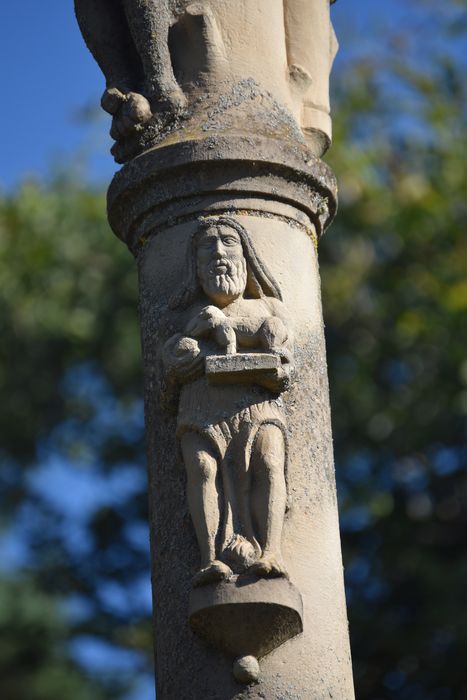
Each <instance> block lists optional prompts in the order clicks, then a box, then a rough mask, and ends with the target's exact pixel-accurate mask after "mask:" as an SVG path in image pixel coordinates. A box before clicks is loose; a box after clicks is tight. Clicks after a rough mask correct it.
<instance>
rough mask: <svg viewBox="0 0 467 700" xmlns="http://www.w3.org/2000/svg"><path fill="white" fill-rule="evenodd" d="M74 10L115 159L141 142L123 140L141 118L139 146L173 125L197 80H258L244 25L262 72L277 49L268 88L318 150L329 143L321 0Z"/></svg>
mask: <svg viewBox="0 0 467 700" xmlns="http://www.w3.org/2000/svg"><path fill="white" fill-rule="evenodd" d="M75 9H76V15H77V18H78V22H79V25H80V28H81V31H82V33H83V36H84V38H85V40H86V43H87V44H88V47H89V48H90V50H91V52H92V53H93V55H94V57H95V59H96V60H97V62H98V63H99V65H100V67H101V69H102V71H103V73H104V75H105V78H106V85H107V87H106V90H105V92H104V94H103V97H102V106H103V108H104V109H105V110H106V111H107V112H109V113H110V114H111V115H113V123H112V128H111V132H110V133H111V135H112V137H113V138H114V139H115V140H116V141H117V145H116V147H114V150H113V152H114V155H115V157H116V159H117V161H119V162H124V161H126V160H128V159H129V158H130V157H133V156H134V155H136V154H137V152H138V148H139V151H141V149H142V148H143V147H142V145H141V144H140V145H139V147H138V146H135V145H133V146H131V140H132V139H133V141H135V139H136V137H137V135H138V132H141V131H147V127H148V126H149V127H150V128H149V131H148V134H149V135H148V136H147V140H146V144H145V145H146V146H147V145H148V142H150V141H151V139H152V141H153V142H154V141H156V140H157V138H158V136H159V135H160V134H161V133H164V132H166V131H167V129H169V130H170V128H171V126H174V125H175V126H176V124H177V122H178V121H179V117H180V116H181V115H185V114H186V113H187V112H189V110H190V108H191V107H192V105H193V103H194V102H195V101H196V91H197V88H199V86H200V85H202V86H204V88H206V86H208V88H209V87H210V86H211V85H217V86H219V84H220V82H221V81H227V82H228V81H230V82H231V84H238V82H239V81H240V82H241V81H242V80H249V79H254V80H257V78H258V75H257V70H258V60H257V57H256V56H254V55H251V56H250V55H245V44H244V37H243V33H244V32H245V28H246V27H248V25H249V26H250V27H251V31H252V33H253V36H256V38H257V43H258V45H259V46H260V53H261V60H262V62H263V63H264V66H263V68H264V74H267V73H268V62H269V63H270V64H271V65H270V69H271V70H274V71H275V72H276V73H277V71H276V68H277V66H276V63H277V59H276V58H274V59H273V58H272V57H273V56H274V54H280V55H281V56H282V54H283V59H282V58H281V59H280V60H283V62H284V66H283V75H284V81H285V83H284V85H283V86H282V87H281V86H279V85H278V95H275V97H279V101H280V102H281V103H282V104H283V105H285V106H286V107H288V108H289V109H291V110H292V112H293V113H294V114H295V116H296V118H297V119H298V121H299V122H300V125H301V127H302V130H303V132H304V134H305V136H307V137H308V138H309V140H310V141H311V142H313V141H316V139H318V141H320V143H321V142H322V145H320V146H319V147H318V150H319V149H321V150H323V149H324V150H325V149H326V148H327V146H328V145H329V141H330V128H331V127H330V120H329V98H328V77H329V72H330V68H331V65H332V61H333V58H334V55H335V52H336V48H337V42H336V40H335V36H334V32H333V30H332V26H331V24H330V21H329V0H261V1H260V2H258V0H235V2H234V1H231V0H230V1H229V2H226V0H202V1H201V2H192V1H190V0H75ZM245 22H247V23H248V24H245ZM312 31H313V32H314V38H313V41H312V40H311V33H312ZM271 70H270V71H269V73H270V72H271ZM259 77H260V82H262V81H261V76H259ZM263 82H264V81H263ZM263 87H264V86H263ZM266 87H267V86H266ZM279 93H280V94H279ZM128 140H129V141H130V146H128V144H126V142H127V141H128ZM136 140H137V139H136Z"/></svg>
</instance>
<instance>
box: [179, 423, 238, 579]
mask: <svg viewBox="0 0 467 700" xmlns="http://www.w3.org/2000/svg"><path fill="white" fill-rule="evenodd" d="M181 446H182V453H183V461H184V463H185V468H186V472H187V499H188V506H189V508H190V514H191V518H192V520H193V525H194V528H195V532H196V537H197V540H198V545H199V550H200V554H201V569H200V571H199V572H198V573H197V574H196V576H195V578H194V579H193V585H194V586H201V585H204V584H206V583H211V582H212V581H219V580H222V579H226V578H228V577H229V576H231V575H232V570H231V569H230V568H229V567H228V566H227V565H226V564H224V563H223V562H221V561H218V560H217V559H216V549H215V541H216V535H217V532H218V530H219V520H220V513H219V494H218V492H217V488H216V475H217V457H216V456H215V454H214V452H213V450H212V448H211V446H210V445H209V442H208V441H207V440H206V439H204V438H203V437H201V435H198V433H185V434H184V435H183V436H182V439H181Z"/></svg>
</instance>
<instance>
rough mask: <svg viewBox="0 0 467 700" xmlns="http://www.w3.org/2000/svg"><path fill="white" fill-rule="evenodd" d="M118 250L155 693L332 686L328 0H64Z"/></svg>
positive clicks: (338, 592) (261, 692) (313, 691)
mask: <svg viewBox="0 0 467 700" xmlns="http://www.w3.org/2000/svg"><path fill="white" fill-rule="evenodd" d="M75 5H76V12H77V17H78V21H79V23H80V27H81V29H82V32H83V35H84V37H85V40H86V42H87V44H88V46H89V48H90V50H91V51H92V53H93V54H94V56H95V58H96V60H97V61H98V63H99V65H100V66H101V68H102V70H103V72H104V74H105V77H106V81H107V87H106V90H105V92H104V95H103V98H102V105H103V107H104V109H106V110H107V111H108V112H109V113H110V114H111V115H112V117H113V118H112V128H111V134H112V136H113V137H114V139H115V145H114V147H113V149H112V150H113V153H114V156H115V158H116V160H117V162H120V163H124V165H123V167H122V169H121V170H120V171H119V172H118V173H117V174H116V175H115V177H114V179H113V182H112V184H111V186H110V189H109V194H108V215H109V221H110V224H111V226H112V228H113V230H114V232H115V233H116V235H117V236H118V237H119V238H121V239H122V240H123V241H125V243H126V244H127V245H128V247H129V248H130V250H131V251H132V252H133V254H134V255H135V257H136V260H137V265H138V271H139V280H140V314H141V328H142V344H143V355H144V371H145V406H146V436H147V445H148V466H149V497H150V520H151V522H150V528H151V542H152V564H153V593H154V625H155V640H156V680H157V698H158V700H175V698H177V699H178V698H179V699H180V700H233V699H236V700H240V699H241V698H242V699H246V698H249V699H252V700H253V699H254V700H256V699H259V698H266V699H267V700H283V699H285V698H287V699H290V700H299V699H300V700H324V699H325V698H326V700H327V699H328V698H335V699H336V700H351V699H352V698H353V697H354V694H353V687H352V675H351V662H350V650H349V642H348V632H347V618H346V609H345V598H344V587H343V576H342V561H341V551H340V541H339V528H338V517H337V504H336V492H335V481H334V466H333V456H332V436H331V425H330V414H329V399H328V383H327V371H326V355H325V345H324V335H323V322H322V312H321V300H320V284H319V272H318V261H317V245H318V241H319V238H320V236H321V235H322V233H323V232H324V230H325V229H326V227H327V226H328V225H329V223H330V222H331V220H332V218H333V216H334V213H335V208H336V183H335V180H334V176H333V174H332V173H331V171H330V169H329V168H328V167H327V166H326V165H325V164H324V163H323V162H322V161H321V160H320V159H319V158H320V156H321V155H322V154H323V152H324V151H325V150H326V148H327V147H328V146H329V144H330V139H331V125H330V117H329V100H328V78H329V72H330V68H331V65H332V60H333V57H334V53H335V48H336V43H335V38H334V33H333V30H332V26H331V23H330V18H329V2H328V0H229V1H227V0H205V1H203V2H189V1H188V0H185V1H184V0H75Z"/></svg>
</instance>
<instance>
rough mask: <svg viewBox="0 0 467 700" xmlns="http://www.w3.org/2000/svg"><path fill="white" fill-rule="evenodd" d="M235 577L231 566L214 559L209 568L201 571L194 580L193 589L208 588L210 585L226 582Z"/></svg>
mask: <svg viewBox="0 0 467 700" xmlns="http://www.w3.org/2000/svg"><path fill="white" fill-rule="evenodd" d="M232 575H233V571H232V569H231V568H230V566H227V564H224V562H222V561H219V560H218V559H214V561H212V562H211V563H210V564H208V566H206V567H205V568H204V569H200V570H199V571H198V573H197V574H196V575H195V576H194V578H193V588H197V587H198V586H206V585H207V584H208V583H214V582H215V581H226V580H227V579H229V578H230V577H231V576H232Z"/></svg>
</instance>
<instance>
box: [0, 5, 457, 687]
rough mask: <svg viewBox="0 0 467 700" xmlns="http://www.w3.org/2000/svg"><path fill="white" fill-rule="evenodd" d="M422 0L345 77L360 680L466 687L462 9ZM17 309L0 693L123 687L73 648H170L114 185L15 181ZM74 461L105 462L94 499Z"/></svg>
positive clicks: (346, 452)
mask: <svg viewBox="0 0 467 700" xmlns="http://www.w3.org/2000/svg"><path fill="white" fill-rule="evenodd" d="M420 6H421V8H422V9H423V21H421V25H420V32H419V34H416V33H413V34H411V35H408V34H404V33H403V32H402V31H401V32H399V33H398V35H397V36H394V37H392V38H391V41H390V42H388V46H387V47H386V49H383V48H382V47H378V50H377V51H375V54H374V57H373V58H371V59H369V58H368V56H365V57H364V58H363V59H361V60H360V59H353V60H352V61H349V62H348V63H346V62H344V63H342V64H341V67H340V70H338V72H337V74H336V78H335V80H336V88H337V89H336V95H335V99H334V115H335V140H334V146H333V149H332V150H331V153H330V156H329V162H330V164H331V165H332V167H333V169H334V170H335V172H336V173H337V175H338V178H339V181H340V188H341V193H340V212H339V214H338V217H337V219H336V222H335V224H334V225H333V227H332V229H331V230H330V231H329V233H328V234H326V236H325V238H324V240H323V242H322V244H321V249H320V255H321V273H322V281H323V301H324V314H325V321H326V333H327V343H328V355H329V375H330V381H331V400H332V408H333V423H334V436H335V451H336V466H337V475H338V484H339V496H340V501H341V522H342V532H343V545H344V560H345V564H346V580H347V588H348V601H349V615H350V629H351V637H352V646H353V658H354V667H355V675H356V684H357V697H358V698H359V700H377V699H378V698H386V699H388V700H454V699H456V700H458V699H459V700H462V699H463V698H467V682H466V679H465V673H464V671H463V661H464V655H465V649H466V646H467V627H466V625H465V621H464V619H463V618H464V615H463V598H464V591H465V587H466V581H467V565H466V560H465V556H464V553H465V550H466V548H467V541H466V540H467V534H466V533H467V528H466V514H467V477H466V474H467V472H466V466H467V464H466V462H467V451H466V446H465V445H466V414H467V359H466V352H465V348H466V347H467V284H466V281H465V280H466V274H465V271H466V269H467V242H466V240H467V239H466V237H465V230H466V225H467V205H466V203H465V192H466V191H467V176H466V171H465V163H466V161H467V145H466V140H465V122H466V119H465V117H466V114H465V110H466V104H467V101H466V94H465V91H466V88H465V80H464V76H465V66H464V65H463V59H462V56H461V55H460V52H459V50H458V48H457V42H458V40H459V37H460V38H462V36H463V35H462V32H465V29H466V27H465V21H464V22H463V23H462V21H461V20H460V18H461V15H460V14H459V12H460V11H461V5H460V4H459V3H455V2H448V3H441V4H439V3H438V4H437V5H435V4H434V3H433V2H432V1H431V0H426V2H420ZM338 7H339V5H338V6H337V8H338ZM453 8H454V9H453ZM456 8H457V9H458V10H459V12H458V14H456V12H457V9H456ZM435 35H436V36H435ZM428 36H429V37H433V41H429V42H427V41H426V37H428ZM440 36H442V37H443V41H442V42H440V41H439V40H436V37H440ZM353 41H355V42H356V41H357V39H356V37H354V38H353ZM0 330H1V333H2V340H3V343H2V344H1V346H0V386H1V389H2V396H5V397H7V398H8V401H7V403H4V404H3V407H4V410H3V411H1V412H0V431H1V435H2V440H1V448H0V458H1V465H0V476H1V478H2V481H3V485H4V486H3V488H2V491H1V497H0V499H1V500H0V503H1V511H2V514H3V516H2V517H3V520H2V521H1V522H0V524H1V526H2V528H3V533H4V536H5V537H10V538H11V537H13V542H14V541H15V538H16V541H20V542H21V543H22V545H23V546H24V547H25V548H26V556H25V559H24V561H23V562H21V561H20V565H21V566H22V568H23V569H25V570H26V573H27V581H26V582H25V580H24V578H22V577H19V575H17V574H15V575H14V577H13V578H11V577H6V578H4V580H2V581H1V582H0V632H1V634H0V657H1V660H0V695H1V696H2V697H6V698H8V700H23V698H25V699H26V698H28V700H54V698H57V700H58V698H59V697H66V698H69V700H87V698H91V697H92V698H93V699H94V700H100V698H105V697H112V698H113V700H115V699H116V698H118V697H121V696H122V692H123V690H122V688H118V687H114V688H112V691H110V690H109V688H108V685H106V683H105V682H104V680H103V675H102V674H101V676H100V677H99V676H92V675H91V674H90V673H89V672H85V671H83V670H81V668H80V666H79V665H78V664H77V662H76V661H75V660H73V655H72V654H71V653H69V652H68V650H69V649H70V648H71V647H70V643H71V642H72V641H73V640H74V639H76V638H78V637H80V636H81V637H82V636H83V635H85V636H86V635H87V636H92V637H94V638H97V639H102V640H108V641H109V642H111V643H112V644H113V645H114V646H115V647H121V648H128V649H131V650H133V651H135V652H137V653H138V654H140V656H139V657H138V658H140V659H141V662H138V663H137V662H135V666H134V674H133V675H134V676H135V677H136V675H138V674H139V673H142V672H143V670H144V668H150V661H149V659H150V657H151V653H152V652H151V643H152V642H151V632H150V618H149V613H148V610H147V606H146V607H145V606H144V605H143V604H142V603H141V596H140V595H139V594H138V590H139V589H138V588H137V585H136V584H137V582H138V580H141V579H145V580H146V579H147V578H148V552H147V542H146V539H145V538H146V534H145V533H146V521H145V518H146V486H145V480H144V457H143V436H142V423H141V419H140V418H141V407H140V404H141V399H140V397H141V395H142V386H141V369H140V349H139V330H138V321H137V291H136V271H135V268H134V265H133V263H132V260H131V258H130V256H129V254H128V251H126V250H125V248H124V246H122V245H121V244H119V243H118V242H116V240H115V238H114V237H113V236H112V235H111V233H110V231H109V229H108V225H107V224H106V222H105V202H104V198H103V196H102V194H100V193H97V192H93V191H91V190H88V189H85V188H80V187H78V186H76V185H75V184H73V183H65V182H56V183H53V184H52V185H51V186H49V187H47V188H45V187H41V186H39V185H38V184H35V183H28V184H25V185H24V186H23V187H22V188H20V189H19V191H18V192H16V193H14V194H13V195H11V196H7V197H4V198H3V199H2V200H1V201H0ZM54 460H55V461H57V460H58V462H59V467H57V469H58V471H57V472H54V471H53V469H52V467H53V464H55V462H54ZM51 465H52V466H51ZM60 469H61V471H60ZM64 471H65V472H66V473H67V474H68V476H69V477H70V478H72V477H73V478H74V479H75V481H74V482H73V483H74V484H76V485H78V484H79V483H81V482H86V483H88V482H89V483H90V484H92V483H95V488H94V489H92V488H91V489H90V491H89V492H87V493H86V495H85V496H83V495H82V494H81V495H80V494H77V495H76V498H81V499H82V500H81V501H80V504H82V505H81V506H80V509H79V510H78V511H77V510H76V508H74V509H73V508H72V501H71V500H70V498H66V496H67V495H68V494H67V493H65V492H63V493H57V489H58V488H59V487H58V486H57V483H56V481H57V478H58V477H57V478H56V474H59V475H63V472H64ZM54 475H55V476H54ZM60 478H61V477H60ZM64 483H65V482H64ZM38 484H40V487H39V486H38ZM96 494H97V495H96ZM67 508H68V511H67ZM141 533H143V534H141ZM0 534H1V533H0ZM2 563H4V562H2ZM117 594H118V595H117ZM119 596H120V598H122V597H123V598H124V600H125V605H122V604H117V602H116V600H118V599H119ZM76 598H78V599H79V600H80V601H81V602H84V603H85V604H86V605H87V606H88V613H87V614H85V615H81V616H76V615H75V616H74V615H70V614H69V613H67V612H66V606H65V607H63V605H62V602H66V601H69V600H70V599H76ZM138 664H139V665H138ZM126 680H128V679H126ZM109 693H110V695H109Z"/></svg>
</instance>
